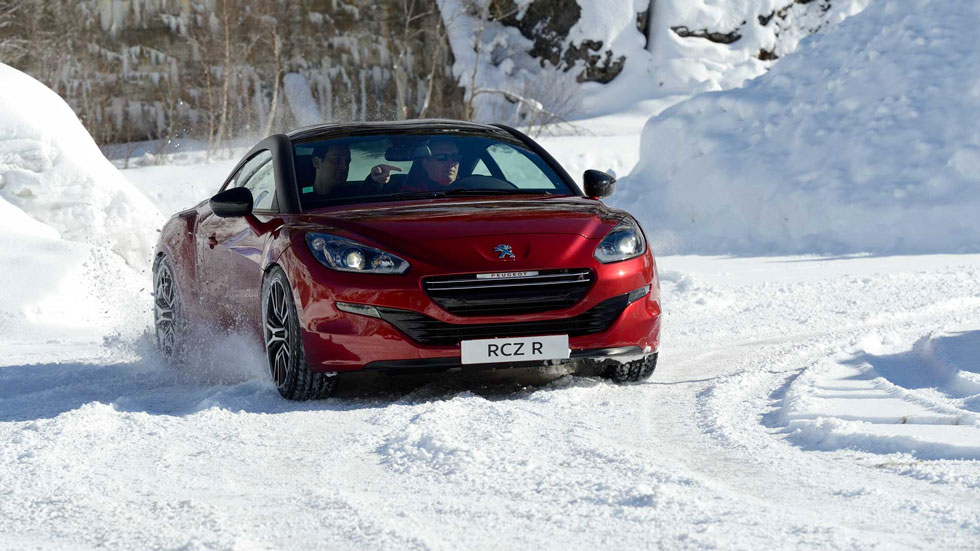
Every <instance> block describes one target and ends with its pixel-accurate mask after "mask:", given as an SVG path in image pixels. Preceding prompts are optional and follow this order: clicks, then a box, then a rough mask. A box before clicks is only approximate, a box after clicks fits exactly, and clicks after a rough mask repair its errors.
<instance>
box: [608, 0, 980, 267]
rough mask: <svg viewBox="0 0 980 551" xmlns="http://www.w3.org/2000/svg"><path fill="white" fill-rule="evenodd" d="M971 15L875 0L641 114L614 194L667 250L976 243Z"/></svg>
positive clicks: (976, 104) (979, 223)
mask: <svg viewBox="0 0 980 551" xmlns="http://www.w3.org/2000/svg"><path fill="white" fill-rule="evenodd" d="M978 24H980V4H976V3H958V2H942V1H928V0H917V1H915V2H904V1H892V0H884V1H880V2H875V3H873V4H872V5H871V6H870V7H868V8H867V9H866V10H865V11H864V12H862V13H861V14H859V15H857V16H854V17H851V18H850V19H847V20H846V21H844V22H843V23H841V24H840V25H838V26H837V27H836V28H835V29H834V30H833V31H831V32H828V33H826V34H823V35H819V36H816V37H814V38H812V39H810V40H808V41H806V42H805V44H804V46H802V47H801V48H800V49H799V51H797V52H796V53H795V54H793V55H791V56H789V57H787V58H786V59H784V60H782V61H780V62H779V63H778V64H777V65H775V66H774V67H773V69H772V70H771V71H770V72H769V73H768V74H766V75H765V76H763V77H760V78H759V79H757V80H755V81H752V82H751V83H749V84H748V85H747V86H745V87H744V88H741V89H738V90H729V91H726V92H720V93H715V94H705V95H702V96H698V97H696V98H694V99H692V100H689V101H687V102H684V103H681V104H680V105H677V106H675V107H673V108H671V109H669V110H667V111H666V112H664V113H663V114H661V115H660V116H658V117H654V118H652V119H650V121H649V122H648V123H647V125H646V127H645V129H644V131H643V138H642V144H641V154H640V158H641V160H640V163H639V164H638V165H637V167H636V168H635V170H634V171H633V172H632V173H631V174H630V177H629V178H627V179H624V181H623V182H622V185H621V187H620V190H621V191H624V193H622V194H621V195H620V196H619V197H617V198H616V199H615V200H614V203H616V202H618V203H619V204H631V203H641V204H648V205H651V207H652V208H651V209H650V210H649V211H647V212H646V213H645V214H644V216H643V217H642V218H641V222H643V223H644V224H645V227H646V228H647V229H648V230H651V231H652V233H654V234H655V235H656V236H657V237H655V241H659V243H660V244H661V245H662V246H663V247H666V248H668V249H669V250H673V251H678V252H681V251H686V252H705V253H736V254H758V253H763V254H786V253H795V252H823V253H853V252H873V253H897V252H924V253H942V252H964V251H976V250H977V243H978V241H977V236H978V235H980V217H978V216H977V215H976V213H977V211H978V208H980V186H978V185H977V184H978V183H980V172H978V171H976V170H975V168H976V166H977V163H978V147H980V92H978V91H980V80H978V77H977V75H980V38H978V37H977V35H976V33H975V32H973V30H972V29H975V28H976V26H977V25H978Z"/></svg>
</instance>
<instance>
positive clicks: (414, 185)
mask: <svg viewBox="0 0 980 551" xmlns="http://www.w3.org/2000/svg"><path fill="white" fill-rule="evenodd" d="M293 154H294V161H295V167H296V180H297V181H296V185H297V186H298V188H299V196H300V202H301V206H302V208H303V209H304V210H309V209H312V208H317V207H321V206H326V205H330V204H337V203H357V202H371V201H391V200H409V199H416V198H419V197H420V196H421V197H424V196H439V195H442V194H447V195H448V194H456V193H459V194H474V195H479V194H481V193H486V194H494V195H501V194H555V195H578V193H577V191H576V190H573V189H572V188H570V187H569V186H568V185H567V184H566V183H565V182H564V181H563V180H562V179H561V177H559V176H558V174H557V173H556V172H555V170H554V169H553V168H552V167H551V166H550V165H549V164H548V163H547V162H546V161H545V160H544V159H542V158H541V157H540V156H538V155H537V154H536V153H534V152H533V151H531V150H530V149H528V148H527V147H526V146H525V145H524V144H523V143H521V142H520V141H518V140H516V139H513V140H512V139H508V138H507V137H503V136H501V137H489V136H475V135H469V136H468V135H462V136H461V135H457V134H435V133H433V134H378V135H369V136H359V137H353V138H338V139H332V140H320V141H307V142H303V143H299V144H296V145H295V146H294V149H293ZM373 175H375V176H378V177H377V178H374V177H372V176H373ZM386 176H387V178H388V181H387V182H384V178H385V177H386Z"/></svg>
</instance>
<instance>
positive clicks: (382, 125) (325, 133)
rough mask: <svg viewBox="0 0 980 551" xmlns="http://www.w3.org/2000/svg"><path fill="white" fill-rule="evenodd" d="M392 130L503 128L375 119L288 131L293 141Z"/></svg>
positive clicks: (445, 121) (493, 130) (491, 131)
mask: <svg viewBox="0 0 980 551" xmlns="http://www.w3.org/2000/svg"><path fill="white" fill-rule="evenodd" d="M385 130H391V131H393V132H411V131H415V130H423V131H424V130H434V131H442V132H453V131H462V132H479V133H488V134H499V133H500V131H501V129H500V128H498V127H496V126H492V125H489V124H480V123H475V122H469V121H457V120H452V119H410V120H404V121H373V122H341V123H330V124H318V125H316V126H307V127H305V128H299V129H297V130H293V131H292V132H288V133H286V137H287V138H289V139H290V140H292V141H300V140H307V139H310V138H319V137H331V136H336V135H350V134H372V133H379V132H384V131H385Z"/></svg>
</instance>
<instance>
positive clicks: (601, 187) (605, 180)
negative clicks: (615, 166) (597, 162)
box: [582, 170, 616, 199]
mask: <svg viewBox="0 0 980 551" xmlns="http://www.w3.org/2000/svg"><path fill="white" fill-rule="evenodd" d="M582 180H583V181H584V182H585V194H586V195H587V196H589V197H592V198H593V199H602V198H603V197H609V196H610V195H612V193H613V191H615V190H616V179H615V178H613V177H612V176H610V175H608V174H606V173H605V172H602V171H599V170H586V171H585V174H584V175H582Z"/></svg>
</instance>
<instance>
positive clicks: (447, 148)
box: [401, 138, 460, 192]
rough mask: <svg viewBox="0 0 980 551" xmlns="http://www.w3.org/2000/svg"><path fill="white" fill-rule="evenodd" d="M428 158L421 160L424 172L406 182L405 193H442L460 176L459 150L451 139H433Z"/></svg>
mask: <svg viewBox="0 0 980 551" xmlns="http://www.w3.org/2000/svg"><path fill="white" fill-rule="evenodd" d="M429 152H430V153H431V154H430V155H429V156H428V157H425V158H423V159H421V160H420V162H421V164H422V169H423V170H422V171H420V172H416V171H414V170H413V171H412V172H415V174H414V176H415V177H414V178H412V181H410V182H406V183H405V186H404V187H402V190H401V191H403V192H416V191H442V190H445V189H447V188H448V187H449V186H451V185H452V184H453V182H455V181H456V177H457V176H459V160H460V155H459V148H457V147H456V142H455V141H453V140H449V139H438V138H436V139H433V140H431V141H430V142H429Z"/></svg>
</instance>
